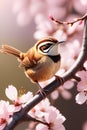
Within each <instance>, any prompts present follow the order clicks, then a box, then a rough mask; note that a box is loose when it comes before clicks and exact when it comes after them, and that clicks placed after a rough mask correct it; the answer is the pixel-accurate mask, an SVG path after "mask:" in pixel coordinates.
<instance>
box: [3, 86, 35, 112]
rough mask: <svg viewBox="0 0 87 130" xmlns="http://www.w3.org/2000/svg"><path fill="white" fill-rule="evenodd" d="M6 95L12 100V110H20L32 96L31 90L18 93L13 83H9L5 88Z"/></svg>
mask: <svg viewBox="0 0 87 130" xmlns="http://www.w3.org/2000/svg"><path fill="white" fill-rule="evenodd" d="M5 94H6V96H7V97H8V98H9V99H10V100H11V101H13V103H14V106H15V110H14V112H17V111H20V109H21V108H22V107H24V106H25V105H26V104H27V103H28V102H29V101H30V100H31V98H32V97H33V95H32V92H27V93H26V94H23V95H19V96H18V91H17V89H16V88H15V87H14V86H13V85H9V86H8V88H6V90H5Z"/></svg>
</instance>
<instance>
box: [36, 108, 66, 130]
mask: <svg viewBox="0 0 87 130" xmlns="http://www.w3.org/2000/svg"><path fill="white" fill-rule="evenodd" d="M44 120H45V122H46V123H47V124H48V125H47V126H45V125H43V124H38V125H37V126H36V130H37V129H38V128H39V129H40V130H49V129H52V130H57V129H60V130H65V127H64V126H63V123H64V121H65V117H64V116H63V115H62V114H61V113H60V112H59V111H58V110H57V109H56V108H54V107H50V108H49V110H48V111H46V113H45V114H44Z"/></svg>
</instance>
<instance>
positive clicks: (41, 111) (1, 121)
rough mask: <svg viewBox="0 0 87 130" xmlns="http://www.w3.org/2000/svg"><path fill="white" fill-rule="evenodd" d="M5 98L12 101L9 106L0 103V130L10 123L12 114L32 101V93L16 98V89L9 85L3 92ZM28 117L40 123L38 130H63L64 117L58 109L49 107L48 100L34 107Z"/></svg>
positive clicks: (4, 102) (2, 101) (5, 103)
mask: <svg viewBox="0 0 87 130" xmlns="http://www.w3.org/2000/svg"><path fill="white" fill-rule="evenodd" d="M5 94H6V96H7V97H8V98H9V99H10V100H11V101H12V104H10V103H9V102H8V101H4V100H1V101H0V130H3V129H4V128H5V126H6V125H8V124H9V123H11V121H12V117H13V114H14V113H15V112H19V111H20V110H21V109H22V108H24V107H25V106H26V105H27V104H28V103H29V102H30V101H31V99H32V97H33V94H32V92H27V93H26V94H22V95H19V96H18V91H17V89H16V88H15V87H14V86H12V85H10V86H8V88H6V90H5ZM28 115H29V116H31V117H33V118H35V119H37V120H38V122H39V120H40V121H42V123H39V124H38V125H37V126H36V130H38V128H39V129H40V130H43V129H45V130H49V129H51V130H57V129H60V130H65V127H64V125H63V122H64V121H65V117H64V116H63V115H62V114H61V113H60V111H59V110H58V109H56V108H55V107H53V106H51V105H50V102H49V100H48V99H44V100H43V101H41V102H40V103H39V104H38V105H36V106H35V107H34V108H32V110H30V111H29V112H28Z"/></svg>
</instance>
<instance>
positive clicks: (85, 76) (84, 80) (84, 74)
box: [77, 70, 87, 91]
mask: <svg viewBox="0 0 87 130" xmlns="http://www.w3.org/2000/svg"><path fill="white" fill-rule="evenodd" d="M77 76H78V77H80V78H81V81H80V82H78V84H77V90H78V91H84V90H85V89H87V71H84V70H83V71H79V72H78V73H77Z"/></svg>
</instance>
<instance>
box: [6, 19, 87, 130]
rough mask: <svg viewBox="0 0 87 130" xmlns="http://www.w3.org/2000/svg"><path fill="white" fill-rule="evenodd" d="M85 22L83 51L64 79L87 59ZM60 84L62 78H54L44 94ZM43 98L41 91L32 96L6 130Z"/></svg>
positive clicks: (13, 126)
mask: <svg viewBox="0 0 87 130" xmlns="http://www.w3.org/2000/svg"><path fill="white" fill-rule="evenodd" d="M84 23H85V24H84V35H83V44H82V48H81V52H80V54H79V56H78V58H77V60H76V62H75V63H74V64H73V66H72V67H71V68H70V69H69V70H68V71H67V72H65V73H64V74H63V76H62V78H63V79H64V81H67V80H69V79H71V78H73V76H74V75H75V74H76V72H77V71H78V70H79V69H80V68H81V67H82V66H83V63H84V62H85V60H86V59H87V18H86V19H85V22H84ZM60 85H61V82H60V80H54V81H53V82H52V83H50V84H49V85H47V86H46V87H45V88H44V92H45V95H44V96H45V97H47V95H49V94H50V93H51V92H53V91H54V90H55V89H56V88H57V87H59V86H60ZM41 100H43V96H42V95H41V93H38V94H37V95H35V96H34V97H33V98H32V100H31V101H30V102H29V103H28V105H27V106H25V107H24V108H22V110H21V111H20V112H17V113H15V114H14V116H13V120H12V121H11V122H10V123H9V124H8V125H7V126H6V127H5V129H4V130H12V129H14V128H15V126H16V125H17V124H18V123H20V121H22V120H23V117H24V115H26V114H27V112H28V111H29V110H31V109H32V108H33V107H34V106H35V105H37V104H38V103H39V102H40V101H41Z"/></svg>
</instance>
